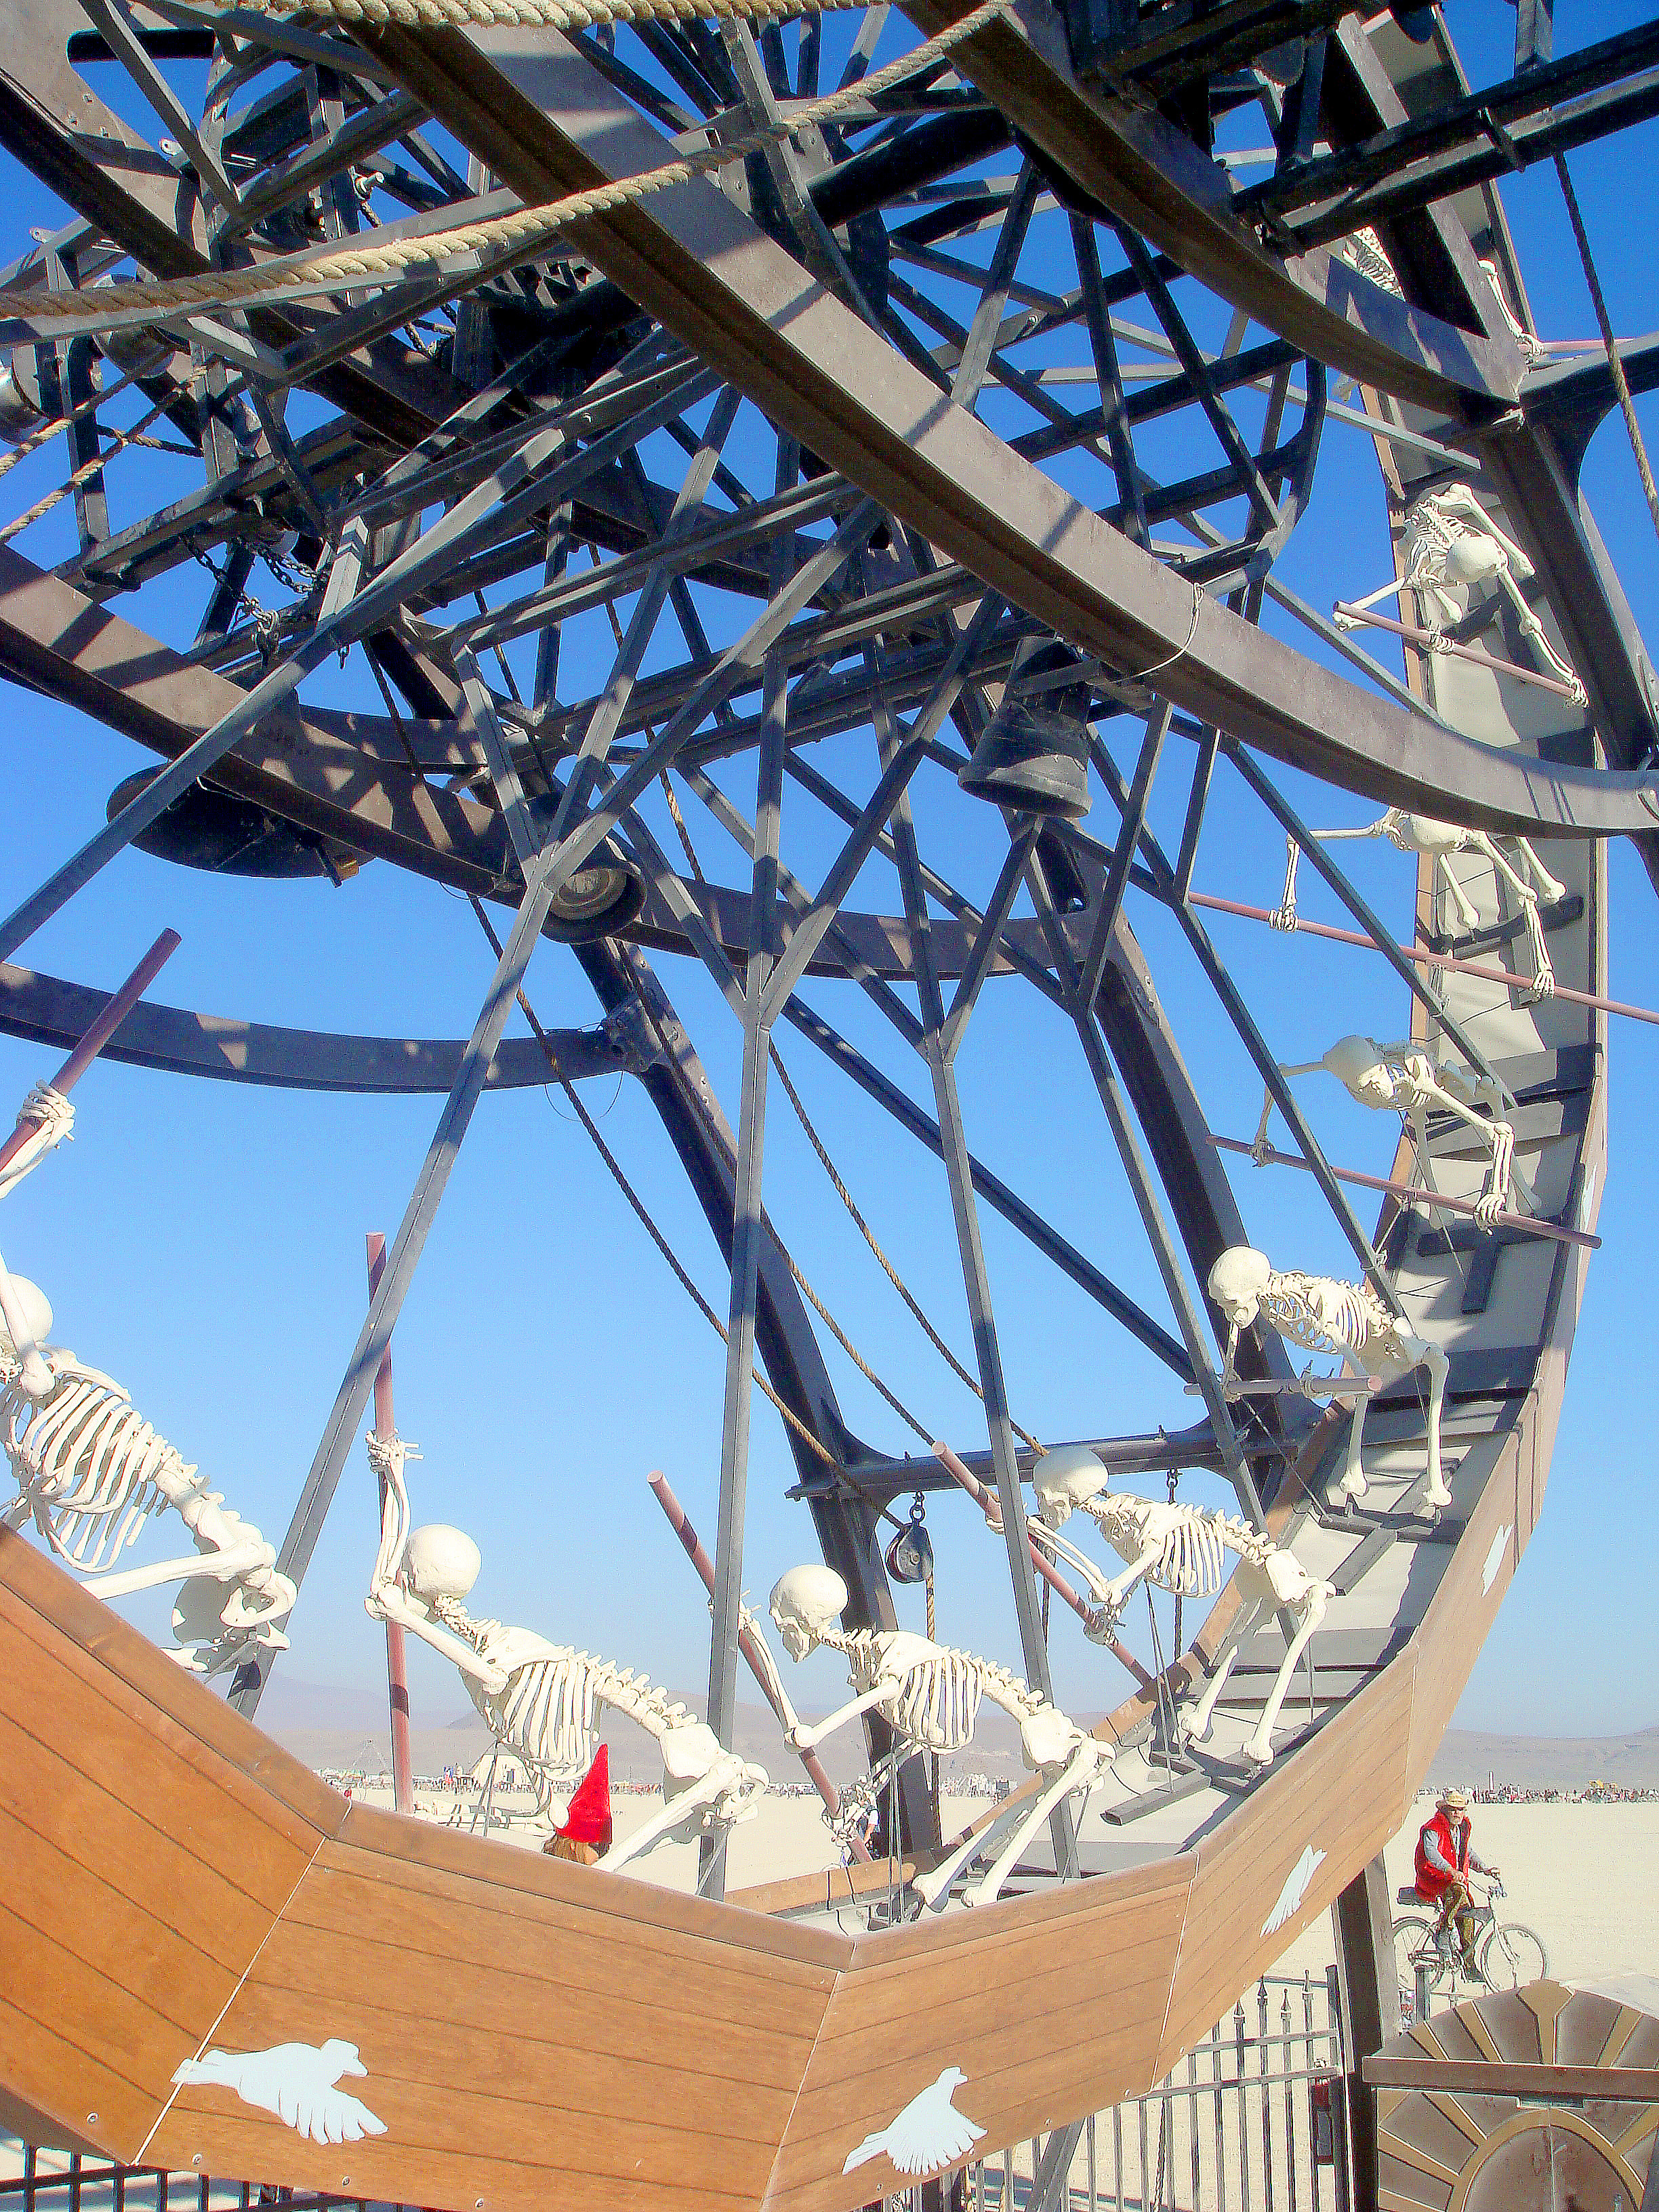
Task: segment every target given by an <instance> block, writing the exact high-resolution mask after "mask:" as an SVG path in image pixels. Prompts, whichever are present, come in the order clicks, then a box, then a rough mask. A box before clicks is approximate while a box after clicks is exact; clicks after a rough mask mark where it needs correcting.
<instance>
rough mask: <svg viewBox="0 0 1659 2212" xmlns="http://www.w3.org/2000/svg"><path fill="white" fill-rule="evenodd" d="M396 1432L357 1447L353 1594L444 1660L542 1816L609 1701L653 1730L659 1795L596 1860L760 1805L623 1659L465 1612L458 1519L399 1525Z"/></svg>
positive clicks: (731, 1757)
mask: <svg viewBox="0 0 1659 2212" xmlns="http://www.w3.org/2000/svg"><path fill="white" fill-rule="evenodd" d="M409 1453H410V1446H409V1445H407V1444H405V1443H404V1442H403V1440H402V1439H401V1438H400V1437H377V1436H373V1435H371V1436H370V1437H369V1438H368V1455H369V1460H370V1462H371V1463H372V1465H373V1466H374V1469H375V1472H376V1473H377V1474H379V1475H380V1476H381V1477H382V1478H383V1479H384V1481H385V1484H386V1505H385V1510H384V1513H383V1516H382V1520H381V1528H380V1551H379V1553H378V1554H377V1556H376V1558H375V1561H374V1577H373V1579H372V1581H371V1583H370V1584H369V1590H368V1596H367V1597H366V1598H365V1599H364V1601H363V1602H364V1605H365V1607H367V1609H368V1612H369V1613H371V1614H373V1615H374V1618H375V1619H376V1620H393V1621H398V1622H401V1624H402V1625H403V1626H404V1628H406V1629H407V1630H408V1631H409V1632H410V1634H411V1635H413V1636H418V1637H419V1638H421V1639H422V1642H423V1643H426V1644H430V1645H431V1646H432V1648H433V1650H435V1651H439V1652H441V1653H442V1654H443V1656H445V1657H446V1658H447V1659H450V1660H453V1662H454V1663H455V1665H456V1666H457V1667H458V1668H459V1669H460V1672H461V1677H462V1680H464V1681H465V1684H466V1687H467V1692H468V1694H469V1696H470V1697H471V1699H472V1702H473V1704H474V1705H476V1706H477V1709H478V1711H479V1713H480V1715H481V1716H482V1717H483V1723H484V1725H485V1726H486V1728H488V1729H489V1732H490V1735H492V1736H493V1737H494V1738H495V1743H496V1746H497V1748H498V1750H499V1751H500V1752H503V1753H511V1754H512V1755H513V1757H514V1758H516V1759H518V1760H519V1761H520V1763H521V1764H522V1765H523V1767H524V1769H525V1772H526V1776H527V1777H528V1778H529V1781H530V1785H531V1787H532V1790H534V1791H535V1794H536V1809H537V1813H538V1814H539V1815H541V1816H542V1817H547V1816H548V1815H550V1814H551V1812H552V1810H553V1800H554V1798H555V1796H556V1795H562V1794H564V1793H565V1792H566V1791H567V1790H568V1789H569V1788H570V1787H571V1786H572V1785H573V1784H574V1783H576V1782H578V1781H579V1780H580V1778H581V1777H582V1775H583V1774H584V1773H586V1771H587V1769H588V1767H589V1766H590V1765H592V1759H593V1755H594V1753H595V1751H596V1750H597V1748H598V1741H599V1716H600V1713H601V1711H602V1709H603V1708H604V1707H605V1706H606V1705H609V1706H611V1707H612V1708H613V1709H614V1710H615V1711H617V1712H619V1713H623V1714H626V1716H627V1717H628V1718H629V1720H631V1721H635V1722H636V1723H638V1724H639V1726H640V1727H641V1728H642V1729H644V1730H645V1731H646V1733H647V1735H650V1736H653V1737H654V1739H655V1740H656V1744H657V1748H658V1750H659V1753H661V1755H662V1765H663V1806H662V1810H661V1811H660V1812H659V1813H656V1814H653V1815H652V1817H651V1819H650V1820H647V1822H646V1823H645V1825H644V1826H642V1827H641V1828H637V1829H635V1832H634V1833H633V1834H632V1835H631V1836H629V1837H628V1838H626V1840H625V1841H623V1842H621V1843H618V1844H613V1845H612V1847H611V1850H609V1851H607V1852H606V1853H605V1857H604V1859H603V1861H602V1862H601V1863H602V1864H603V1865H605V1866H606V1867H608V1868H611V1869H617V1868H618V1867H622V1866H625V1865H626V1864H627V1863H628V1862H629V1860H630V1859H635V1858H638V1857H640V1856H641V1854H642V1853H643V1852H646V1851H648V1850H651V1849H652V1848H653V1845H655V1844H659V1843H662V1842H664V1841H665V1840H667V1841H671V1842H676V1843H679V1842H684V1841H687V1840H688V1839H690V1838H692V1837H694V1836H701V1835H704V1834H718V1833H722V1832H725V1831H726V1829H728V1828H731V1827H733V1826H736V1825H737V1824H738V1823H739V1822H740V1821H744V1820H753V1819H754V1818H755V1816H756V1814H757V1813H758V1811H759V1810H760V1807H759V1802H758V1800H759V1799H760V1797H761V1796H762V1795H763V1792H764V1791H765V1789H766V1784H767V1773H766V1770H765V1768H764V1767H763V1766H754V1765H750V1763H749V1762H748V1761H747V1760H746V1759H739V1758H738V1755H737V1754H736V1753H735V1752H730V1751H727V1750H726V1749H725V1748H724V1747H722V1745H721V1743H720V1739H719V1737H718V1736H716V1735H715V1734H714V1730H713V1729H711V1728H709V1727H708V1725H707V1724H706V1723H704V1722H702V1721H700V1720H696V1719H695V1718H694V1717H692V1715H691V1714H690V1713H689V1712H688V1711H686V1709H685V1707H684V1705H677V1704H675V1703H674V1702H673V1701H672V1700H671V1699H670V1698H669V1696H668V1693H667V1692H666V1691H665V1690H661V1689H659V1688H658V1687H657V1686H655V1685H654V1684H653V1683H651V1682H648V1681H647V1680H646V1679H645V1677H644V1676H643V1675H642V1674H635V1673H634V1672H633V1671H632V1669H631V1668H620V1667H616V1666H613V1665H612V1664H611V1662H610V1661H609V1660H608V1659H597V1658H595V1657H593V1656H592V1654H591V1653H589V1652H586V1651H577V1650H573V1648H572V1647H571V1646H570V1645H569V1644H550V1643H549V1642H548V1641H547V1639H546V1638H545V1637H541V1636H538V1635H536V1634H535V1633H534V1632H533V1631H532V1630H531V1629H527V1628H514V1627H512V1626H508V1625H507V1624H506V1623H504V1622H502V1621H499V1620H474V1619H473V1617H472V1616H471V1613H468V1612H467V1610H466V1607H465V1605H464V1604H463V1603H462V1600H463V1599H464V1598H465V1596H466V1595H468V1593H469V1592H470V1591H471V1588H472V1585H473V1583H475V1582H476V1581H477V1577H478V1570H479V1566H480V1565H481V1561H480V1559H479V1556H478V1547H477V1545H476V1544H475V1543H474V1542H473V1541H472V1539H471V1537H470V1536H469V1535H467V1534H465V1532H464V1531H463V1530H461V1529H459V1528H445V1527H443V1526H441V1525H440V1524H437V1523H433V1524H431V1525H429V1526H428V1527H426V1528H416V1529H414V1530H412V1531H411V1529H410V1511H409V1492H408V1491H407V1489H406V1488H405V1486H404V1459H405V1458H406V1457H407V1456H408V1455H409Z"/></svg>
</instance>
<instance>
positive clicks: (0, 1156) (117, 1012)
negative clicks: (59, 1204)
mask: <svg viewBox="0 0 1659 2212" xmlns="http://www.w3.org/2000/svg"><path fill="white" fill-rule="evenodd" d="M180 942H181V940H180V939H179V933H178V931H177V930H176V929H164V930H163V931H162V932H161V935H160V936H159V937H158V938H157V939H156V940H155V944H154V945H151V946H150V948H149V951H148V952H147V953H145V955H144V957H143V959H142V960H141V961H140V962H139V963H138V965H137V967H136V968H135V969H133V971H132V973H131V975H129V976H128V977H127V980H126V981H125V983H123V984H122V986H121V987H120V989H119V990H118V991H117V992H116V994H114V996H113V997H112V999H109V1000H106V1003H105V1006H104V1009H103V1012H101V1013H100V1015H99V1016H98V1017H97V1018H96V1020H94V1023H93V1024H92V1026H91V1028H90V1029H88V1031H87V1033H86V1035H85V1036H83V1037H82V1040H81V1042H80V1043H79V1044H77V1045H76V1048H75V1049H74V1051H73V1052H72V1053H70V1056H69V1058H68V1059H67V1060H65V1061H64V1064H63V1066H61V1067H60V1068H59V1069H58V1073H57V1074H56V1075H54V1076H53V1077H52V1089H53V1090H54V1091H58V1092H59V1093H60V1094H61V1095H63V1096H64V1097H67V1096H68V1095H69V1093H70V1091H73V1090H74V1088H75V1086H76V1084H77V1083H78V1082H79V1081H80V1080H81V1078H82V1076H83V1075H84V1074H85V1073H86V1072H87V1070H88V1068H89V1067H90V1066H91V1065H92V1063H93V1061H94V1060H96V1059H97V1057H98V1055H99V1054H100V1052H101V1051H102V1050H103V1049H104V1047H105V1046H106V1044H107V1043H108V1042H109V1041H110V1039H111V1038H112V1036H114V1034H115V1032H116V1030H118V1029H119V1028H120V1026H121V1024H122V1023H123V1022H124V1021H125V1019H126V1018H127V1016H128V1015H129V1014H130V1013H131V1012H132V1010H133V1008H134V1007H135V1006H137V1003H138V1001H139V1000H140V999H142V998H143V995H144V993H145V991H146V990H147V989H148V988H149V984H150V983H151V981H153V980H154V978H155V976H156V975H157V974H159V972H160V971H161V969H162V968H163V967H164V966H165V965H166V963H167V962H168V961H169V960H171V959H172V957H173V954H174V953H175V952H176V951H178V950H179V944H180ZM33 1129H34V1124H33V1121H19V1122H18V1124H17V1127H15V1129H14V1130H13V1131H12V1133H11V1134H10V1136H9V1137H8V1138H7V1139H6V1141H5V1143H4V1144H3V1145H0V1172H3V1170H5V1169H7V1168H8V1167H9V1166H10V1164H11V1163H12V1161H13V1160H14V1159H15V1157H16V1155H17V1153H18V1152H20V1151H21V1148H22V1146H24V1145H25V1144H26V1143H27V1140H28V1139H29V1137H30V1136H31V1135H32V1134H33Z"/></svg>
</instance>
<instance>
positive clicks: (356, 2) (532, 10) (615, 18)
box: [203, 0, 860, 31]
mask: <svg viewBox="0 0 1659 2212" xmlns="http://www.w3.org/2000/svg"><path fill="white" fill-rule="evenodd" d="M218 3H219V0H216V4H218ZM222 4H224V5H227V6H228V7H232V8H234V9H235V12H236V13H237V14H238V15H268V16H270V17H271V18H272V19H273V20H275V21H284V20H286V19H288V18H291V17H293V16H296V15H298V16H310V17H312V18H313V20H315V19H318V18H320V19H321V20H322V21H325V22H331V23H345V24H348V25H351V24H356V23H398V24H401V25H402V26H404V28H406V29H408V30H415V31H430V30H468V29H480V30H494V29H502V30H512V31H586V30H592V28H593V27H595V26H596V25H599V24H601V23H698V22H703V21H707V20H708V17H710V16H711V15H712V16H714V17H715V18H716V19H717V20H719V21H732V22H745V23H792V22H795V21H799V18H800V17H801V16H803V15H817V14H818V13H819V12H820V10H821V9H822V7H823V0H742V4H741V5H733V4H732V0H222ZM859 4H860V0H829V6H830V7H832V8H852V7H855V6H858V5H859ZM203 12H204V13H207V12H208V9H205V8H204V10H203Z"/></svg>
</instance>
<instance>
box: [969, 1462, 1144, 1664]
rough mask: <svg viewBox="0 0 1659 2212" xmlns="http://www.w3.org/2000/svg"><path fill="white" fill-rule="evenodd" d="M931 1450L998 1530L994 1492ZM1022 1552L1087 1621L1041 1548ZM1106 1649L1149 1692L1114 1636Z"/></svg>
mask: <svg viewBox="0 0 1659 2212" xmlns="http://www.w3.org/2000/svg"><path fill="white" fill-rule="evenodd" d="M933 1450H934V1452H935V1453H936V1454H937V1455H938V1458H939V1465H940V1466H941V1467H942V1468H944V1469H945V1473H946V1474H953V1475H954V1476H955V1477H956V1479H957V1481H958V1482H959V1483H960V1484H961V1485H962V1486H963V1489H964V1490H965V1491H966V1492H967V1493H968V1495H969V1498H972V1499H973V1501H974V1503H975V1505H977V1506H978V1508H979V1510H980V1511H981V1513H982V1514H983V1515H984V1516H985V1517H986V1519H987V1521H988V1522H990V1523H991V1526H992V1527H993V1528H1001V1526H1002V1500H1001V1499H1000V1498H999V1497H998V1496H997V1494H996V1492H995V1491H994V1490H993V1489H991V1488H990V1486H988V1484H986V1483H983V1482H981V1480H980V1479H979V1477H978V1476H977V1475H976V1474H974V1473H973V1472H972V1471H971V1470H970V1469H969V1468H965V1467H964V1466H963V1463H962V1462H961V1461H960V1460H959V1459H958V1458H957V1455H956V1454H955V1453H954V1452H953V1451H952V1450H951V1447H950V1445H949V1444H942V1443H935V1444H934V1446H933ZM1102 1472H1103V1473H1104V1470H1103V1471H1102ZM1025 1548H1026V1550H1027V1551H1028V1552H1029V1553H1030V1555H1031V1565H1033V1566H1034V1567H1035V1568H1036V1571H1037V1572H1038V1573H1039V1574H1040V1575H1041V1576H1042V1579H1043V1581H1044V1582H1045V1583H1048V1587H1049V1589H1051V1590H1053V1592H1054V1595H1055V1596H1056V1597H1057V1598H1060V1599H1062V1600H1063V1601H1065V1603H1066V1604H1067V1605H1069V1606H1070V1607H1071V1608H1072V1610H1073V1613H1076V1615H1077V1617H1078V1619H1079V1620H1087V1619H1088V1618H1089V1607H1088V1604H1087V1602H1086V1601H1085V1600H1084V1599H1083V1598H1081V1597H1079V1595H1078V1593H1077V1592H1076V1591H1075V1590H1074V1589H1073V1588H1072V1585H1071V1584H1070V1583H1068V1582H1067V1581H1066V1577H1065V1576H1064V1575H1063V1574H1061V1573H1060V1570H1059V1568H1058V1567H1056V1566H1055V1565H1054V1561H1053V1560H1052V1559H1050V1558H1049V1557H1048V1553H1046V1552H1044V1551H1043V1549H1042V1547H1041V1546H1040V1545H1038V1544H1035V1543H1033V1542H1032V1541H1031V1539H1030V1536H1029V1535H1028V1536H1027V1537H1026V1539H1025ZM1106 1649H1107V1650H1109V1652H1110V1653H1111V1655H1112V1656H1113V1658H1114V1659H1117V1660H1121V1662H1122V1663H1123V1665H1124V1666H1126V1667H1127V1668H1128V1670H1129V1672H1130V1673H1131V1674H1133V1676H1134V1678H1135V1680H1136V1681H1137V1682H1139V1685H1140V1686H1141V1688H1142V1689H1143V1690H1150V1689H1151V1688H1152V1676H1151V1675H1150V1674H1148V1673H1147V1672H1146V1668H1144V1667H1143V1666H1142V1665H1141V1663H1140V1662H1139V1659H1137V1658H1136V1657H1135V1655H1134V1653H1133V1651H1131V1650H1130V1649H1129V1647H1128V1645H1127V1644H1121V1643H1120V1642H1119V1641H1118V1639H1117V1638H1116V1637H1115V1636H1113V1637H1109V1638H1108V1639H1107V1644H1106Z"/></svg>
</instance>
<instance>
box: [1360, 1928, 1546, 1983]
mask: <svg viewBox="0 0 1659 2212" xmlns="http://www.w3.org/2000/svg"><path fill="white" fill-rule="evenodd" d="M1395 1948H1396V1950H1397V1949H1398V1948H1399V1946H1398V1943H1397V1942H1396V1944H1395ZM1479 1965H1480V1976H1481V1979H1482V1980H1483V1981H1484V1982H1485V1983H1486V1985H1487V1987H1488V1988H1490V1989H1494V1990H1518V1989H1520V1988H1521V1987H1522V1984H1525V1983H1527V1982H1541V1981H1542V1980H1543V1979H1544V1978H1545V1976H1546V1975H1547V1973H1548V1972H1549V1970H1550V1962H1549V1954H1548V1953H1547V1951H1546V1950H1545V1948H1544V1944H1543V1939H1542V1938H1541V1936H1536V1935H1534V1932H1533V1930H1532V1929H1530V1928H1523V1927H1522V1925H1521V1923H1520V1922H1519V1921H1518V1920H1511V1921H1509V1922H1507V1923H1504V1922H1502V1921H1494V1923H1492V1927H1491V1928H1490V1929H1488V1930H1487V1931H1486V1938H1485V1940H1484V1941H1483V1942H1482V1943H1481V1946H1480V1954H1479Z"/></svg>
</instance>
